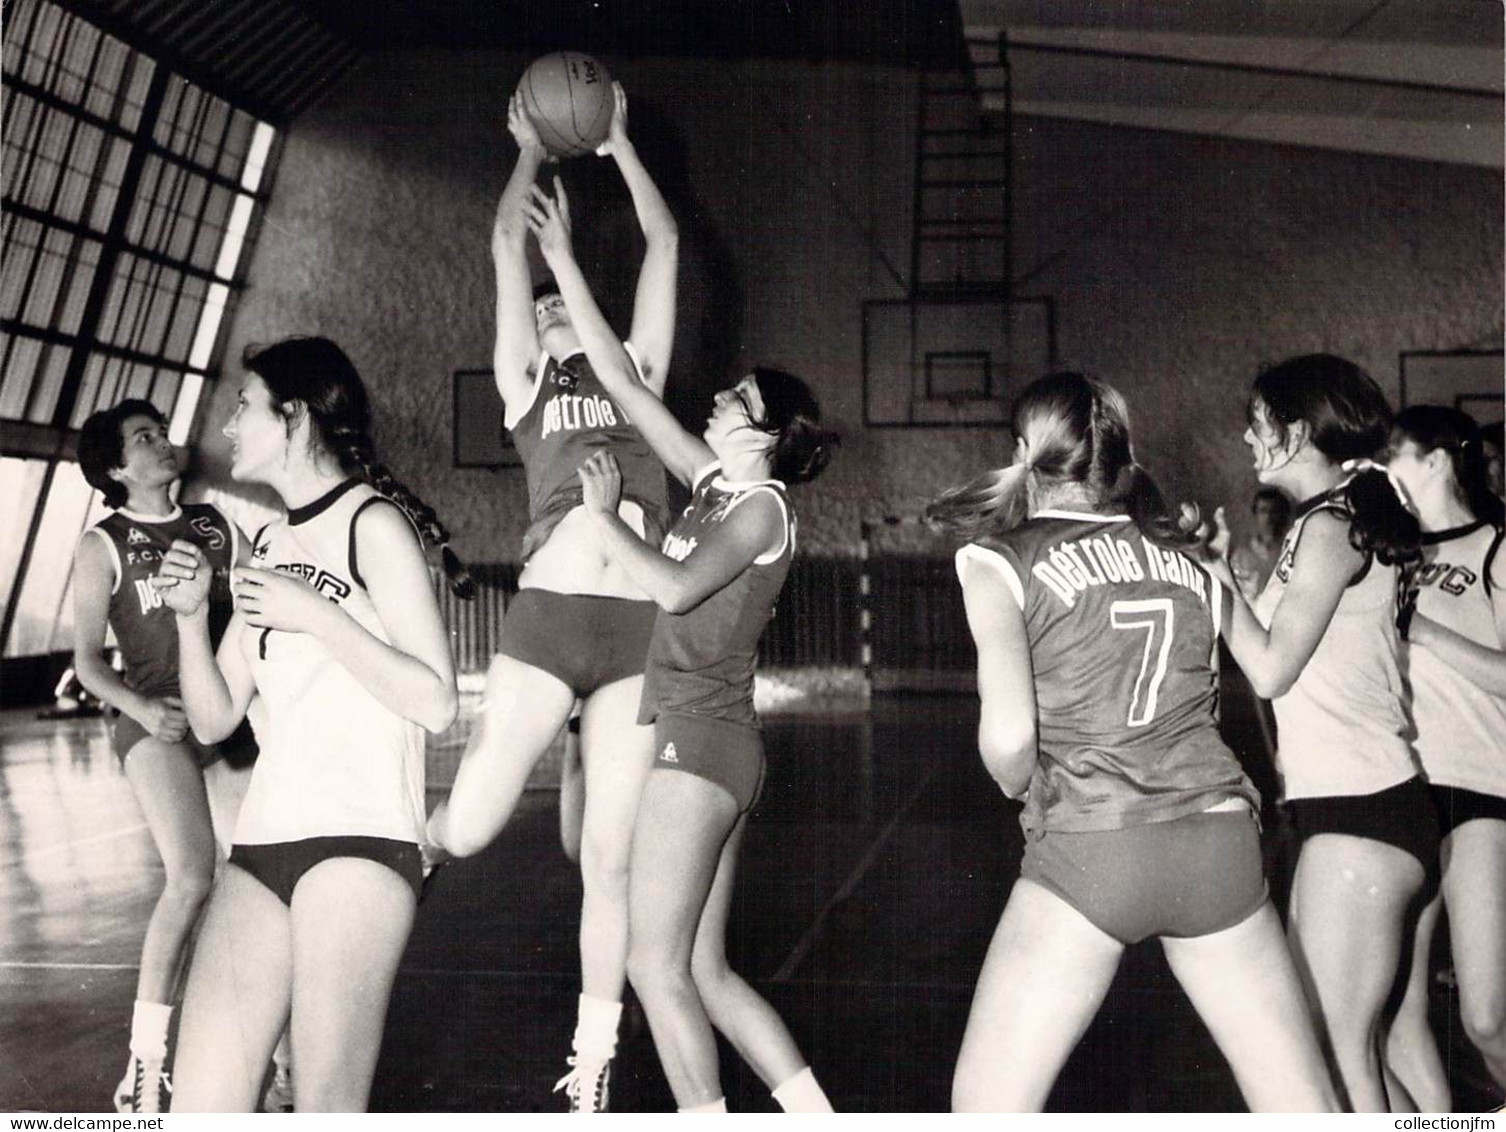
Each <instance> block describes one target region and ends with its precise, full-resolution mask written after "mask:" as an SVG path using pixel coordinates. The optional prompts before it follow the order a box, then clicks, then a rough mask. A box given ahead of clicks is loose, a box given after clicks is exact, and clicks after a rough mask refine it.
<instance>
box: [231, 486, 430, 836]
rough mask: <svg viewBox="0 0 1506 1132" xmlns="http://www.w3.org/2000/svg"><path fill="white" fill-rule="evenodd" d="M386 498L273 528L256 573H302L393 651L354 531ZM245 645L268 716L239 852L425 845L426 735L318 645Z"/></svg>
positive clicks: (322, 505)
mask: <svg viewBox="0 0 1506 1132" xmlns="http://www.w3.org/2000/svg"><path fill="white" fill-rule="evenodd" d="M380 498H381V496H380V495H379V494H378V493H377V492H376V491H375V490H374V489H373V488H372V487H370V486H369V485H367V484H364V483H358V482H356V481H354V480H350V481H347V482H346V484H342V485H341V486H340V487H338V488H335V489H334V490H333V491H331V492H330V493H328V494H327V495H325V496H323V497H322V498H320V499H318V500H316V501H315V502H313V503H311V504H309V505H308V506H307V507H302V508H295V509H294V510H293V511H292V512H291V513H290V514H289V515H288V516H287V517H286V518H283V519H279V520H277V521H276V522H275V523H272V524H271V525H270V526H268V527H267V528H266V529H265V530H263V531H262V532H261V534H259V535H258V536H257V538H256V540H255V545H254V546H253V549H252V553H251V564H252V565H253V566H256V567H259V568H261V569H273V570H283V571H286V572H288V573H292V574H297V575H299V576H300V577H302V578H304V579H305V580H306V581H308V582H309V584H311V585H312V586H314V587H315V588H316V589H318V590H319V591H320V592H321V593H322V594H324V596H325V597H327V598H329V599H330V600H332V601H335V602H338V603H339V605H340V608H342V609H343V610H344V611H345V612H346V613H348V614H349V615H350V616H351V617H352V618H353V619H354V620H355V621H356V622H357V623H359V624H360V625H361V626H362V627H364V628H365V629H366V630H367V631H368V632H370V633H371V634H372V635H373V636H375V637H377V638H379V639H380V640H382V641H384V642H385V641H386V640H387V634H386V632H385V630H384V629H383V628H382V622H381V620H380V618H378V616H377V612H376V607H375V606H373V605H372V603H371V598H370V596H369V595H368V594H367V592H366V587H365V585H364V584H363V583H362V581H361V578H360V574H359V570H358V569H357V567H358V566H359V563H358V562H356V561H355V540H354V536H353V530H352V525H353V523H354V521H355V517H356V514H357V513H358V512H359V511H360V510H361V508H362V507H363V506H364V505H366V504H369V503H371V502H373V501H374V500H377V499H380ZM241 648H242V650H243V651H244V653H245V656H246V659H247V661H248V662H249V664H250V666H251V673H252V676H253V677H254V679H255V681H256V690H257V692H258V693H260V695H261V698H262V700H263V702H264V704H265V708H266V711H265V719H264V720H263V722H262V726H261V727H260V728H258V730H257V742H258V745H259V746H260V747H261V754H260V755H259V756H258V757H257V760H256V766H255V769H254V770H253V771H252V774H251V784H250V786H249V788H248V789H247V791H246V800H245V802H244V803H243V804H242V806H241V812H240V819H239V821H238V823H237V825H236V830H235V841H236V843H237V844H242V845H265V844H268V843H273V842H280V841H299V840H302V839H304V838H309V837H334V836H364V837H387V838H392V839H394V840H397V841H409V842H415V843H416V842H418V841H420V840H421V838H422V832H423V827H424V737H423V729H422V728H420V727H419V726H418V724H416V723H413V722H410V721H409V720H406V719H404V718H402V717H401V716H399V715H397V714H395V713H394V712H392V711H391V710H390V709H388V708H387V707H385V706H383V705H382V704H381V703H379V702H378V701H377V700H376V698H375V697H373V696H372V695H371V693H370V692H368V691H367V690H366V689H365V688H364V687H362V686H361V684H360V683H359V682H358V681H357V680H356V678H355V677H354V676H352V675H351V674H350V671H349V669H347V668H346V667H345V665H344V664H342V663H341V662H340V658H339V657H338V656H336V655H335V654H334V653H332V652H330V651H329V649H328V648H327V647H326V646H325V645H324V644H323V643H322V642H320V641H318V640H317V639H315V638H314V637H311V636H309V635H307V634H305V633H284V632H279V631H275V630H263V629H255V628H252V627H251V626H249V625H243V632H242V635H241Z"/></svg>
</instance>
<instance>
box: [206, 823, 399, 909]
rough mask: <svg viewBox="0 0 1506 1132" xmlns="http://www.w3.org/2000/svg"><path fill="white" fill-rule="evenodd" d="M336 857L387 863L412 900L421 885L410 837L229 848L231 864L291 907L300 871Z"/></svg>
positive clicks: (327, 839)
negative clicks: (237, 866)
mask: <svg viewBox="0 0 1506 1132" xmlns="http://www.w3.org/2000/svg"><path fill="white" fill-rule="evenodd" d="M336 857H358V858H360V859H362V860H365V861H375V862H376V863H377V864H379V865H386V866H387V867H388V868H389V869H391V870H392V871H393V872H395V873H396V874H397V875H398V876H400V877H402V878H403V880H404V881H406V882H407V884H408V887H409V888H411V889H412V890H413V898H414V899H415V900H417V899H418V895H419V892H420V891H421V890H422V889H423V883H424V869H423V862H422V860H421V859H420V858H419V854H418V846H417V845H414V844H413V843H412V842H410V841H394V840H392V839H391V838H389V837H309V838H305V839H304V840H302V841H278V842H273V843H271V844H267V845H236V846H233V847H232V848H231V850H230V863H231V864H232V865H239V866H240V867H241V868H242V869H244V870H245V871H246V872H248V873H250V874H251V875H252V876H253V877H255V878H256V879H257V880H259V881H261V883H262V884H264V885H266V887H267V888H269V889H271V890H272V892H273V893H275V894H276V896H277V899H279V900H281V901H282V902H283V903H284V904H287V905H288V906H290V907H291V906H292V903H293V890H294V889H295V888H297V887H298V882H299V881H300V880H302V879H303V874H304V873H306V872H308V871H309V870H310V869H312V868H313V867H314V866H315V865H318V864H321V863H322V862H324V861H329V860H333V859H334V858H336Z"/></svg>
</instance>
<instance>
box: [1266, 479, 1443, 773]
mask: <svg viewBox="0 0 1506 1132" xmlns="http://www.w3.org/2000/svg"><path fill="white" fill-rule="evenodd" d="M1299 511H1300V514H1299V516H1298V518H1297V520H1296V521H1295V522H1294V523H1293V524H1292V528H1291V530H1289V531H1287V533H1286V539H1285V541H1284V542H1283V543H1282V544H1281V556H1280V558H1279V559H1278V560H1277V562H1276V569H1275V570H1273V571H1272V572H1271V577H1270V580H1269V581H1268V582H1266V586H1265V589H1264V590H1262V591H1261V593H1260V597H1259V598H1258V599H1257V600H1256V602H1255V610H1254V612H1255V616H1256V617H1257V618H1259V619H1260V622H1261V624H1262V625H1265V626H1266V627H1267V628H1269V627H1270V624H1271V619H1272V618H1273V617H1274V616H1275V613H1276V608H1277V606H1279V605H1280V604H1281V599H1282V597H1283V595H1284V594H1285V593H1286V587H1287V584H1288V583H1289V582H1290V581H1291V577H1292V566H1293V563H1294V562H1295V561H1296V557H1297V553H1298V549H1299V544H1300V543H1301V540H1302V531H1303V528H1304V527H1306V526H1307V521H1308V520H1309V519H1310V518H1312V516H1314V515H1316V514H1317V513H1318V512H1320V511H1330V512H1333V513H1335V514H1337V515H1338V517H1339V518H1340V519H1342V520H1344V521H1345V522H1348V520H1349V515H1348V512H1347V511H1345V510H1344V508H1343V507H1342V506H1341V505H1340V504H1339V503H1337V502H1335V501H1333V500H1332V499H1331V498H1327V497H1320V498H1319V500H1317V501H1316V502H1315V503H1314V504H1313V505H1311V506H1309V507H1307V508H1306V509H1305V510H1302V509H1299ZM1396 580H1397V569H1396V567H1394V566H1383V565H1381V563H1380V562H1378V561H1376V560H1375V559H1374V558H1371V559H1370V560H1369V561H1368V562H1367V563H1366V565H1365V567H1364V569H1363V570H1362V571H1361V574H1360V576H1359V577H1358V578H1357V579H1355V580H1352V581H1351V582H1350V583H1349V585H1348V586H1347V588H1346V589H1345V590H1344V593H1343V596H1341V597H1340V598H1339V605H1338V608H1337V609H1335V610H1334V614H1333V619H1332V620H1331V621H1330V622H1329V623H1328V628H1327V629H1325V630H1324V632H1323V636H1322V638H1321V639H1320V640H1319V641H1318V647H1317V648H1316V649H1315V650H1314V651H1313V655H1312V657H1311V658H1309V660H1308V662H1307V664H1306V665H1305V666H1304V667H1303V669H1302V672H1301V674H1300V675H1299V676H1298V677H1297V680H1296V683H1294V684H1293V685H1292V686H1291V688H1290V689H1289V690H1288V691H1287V692H1286V694H1285V695H1282V696H1277V697H1276V698H1275V699H1274V700H1272V701H1271V706H1272V708H1274V709H1275V712H1276V765H1277V768H1278V769H1279V770H1280V772H1281V777H1282V785H1283V794H1284V796H1285V797H1287V798H1324V797H1332V796H1335V795H1358V794H1375V793H1378V792H1379V791H1381V790H1386V789H1389V788H1390V787H1392V786H1396V785H1398V784H1400V783H1402V782H1405V781H1406V780H1407V779H1409V778H1413V777H1415V776H1416V775H1417V773H1418V767H1417V764H1416V761H1415V759H1414V756H1413V754H1412V749H1411V747H1410V745H1409V744H1408V743H1407V738H1406V736H1407V733H1408V731H1409V730H1410V723H1409V721H1408V719H1407V715H1406V709H1405V705H1404V703H1403V695H1404V690H1403V686H1402V679H1401V668H1400V664H1399V662H1398V659H1397V639H1396Z"/></svg>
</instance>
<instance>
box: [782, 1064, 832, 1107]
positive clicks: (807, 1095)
mask: <svg viewBox="0 0 1506 1132" xmlns="http://www.w3.org/2000/svg"><path fill="white" fill-rule="evenodd" d="M774 1099H775V1100H776V1101H778V1102H779V1107H780V1108H782V1109H784V1111H785V1112H831V1111H832V1107H831V1101H829V1100H827V1099H826V1093H825V1092H824V1091H823V1090H822V1088H821V1086H820V1085H819V1084H817V1082H816V1075H815V1074H814V1073H812V1072H811V1067H810V1066H809V1065H807V1066H806V1067H805V1068H804V1069H802V1070H801V1071H800V1072H799V1073H796V1074H795V1075H794V1076H793V1077H791V1078H790V1079H789V1080H788V1081H786V1082H785V1083H784V1084H782V1085H780V1086H779V1087H778V1088H777V1089H775V1090H774Z"/></svg>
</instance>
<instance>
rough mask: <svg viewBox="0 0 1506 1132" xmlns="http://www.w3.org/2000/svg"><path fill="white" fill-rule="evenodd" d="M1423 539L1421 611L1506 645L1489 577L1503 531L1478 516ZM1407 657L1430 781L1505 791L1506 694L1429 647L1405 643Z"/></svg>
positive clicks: (1480, 640) (1483, 640) (1417, 581)
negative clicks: (1490, 688)
mask: <svg viewBox="0 0 1506 1132" xmlns="http://www.w3.org/2000/svg"><path fill="white" fill-rule="evenodd" d="M1423 544H1424V545H1423V551H1424V554H1425V557H1424V559H1423V564H1422V565H1421V566H1420V567H1418V569H1417V571H1416V574H1415V575H1414V577H1413V580H1412V584H1413V586H1415V587H1416V589H1417V612H1418V613H1420V614H1423V615H1425V616H1427V617H1430V618H1432V619H1433V620H1434V621H1436V622H1438V624H1440V625H1442V626H1443V627H1444V628H1446V629H1452V630H1453V631H1454V632H1456V633H1458V634H1459V635H1460V636H1462V637H1467V638H1468V639H1469V640H1471V641H1474V642H1475V643H1476V644H1478V645H1484V646H1485V647H1486V648H1489V649H1502V648H1506V641H1502V640H1501V639H1500V638H1499V637H1498V636H1497V635H1496V623H1495V612H1494V610H1493V609H1492V607H1491V586H1490V583H1489V580H1488V574H1489V571H1490V569H1491V565H1492V562H1491V559H1492V557H1493V555H1495V554H1498V553H1502V551H1501V549H1500V544H1501V532H1500V531H1499V530H1497V529H1496V528H1495V527H1492V526H1491V525H1490V524H1488V523H1484V522H1478V523H1473V524H1471V525H1470V526H1466V527H1455V528H1454V529H1452V530H1447V531H1438V532H1436V533H1434V534H1429V535H1424V536H1423ZM1503 597H1506V595H1497V600H1502V598H1503ZM1402 659H1403V662H1404V664H1405V670H1404V671H1405V675H1406V677H1407V681H1408V684H1409V685H1410V687H1411V692H1412V720H1413V722H1414V723H1415V724H1416V727H1417V738H1416V740H1415V743H1416V747H1417V755H1418V757H1419V758H1420V759H1421V760H1422V770H1423V773H1424V774H1426V775H1427V778H1428V781H1429V782H1434V783H1437V784H1438V785H1440V786H1455V787H1460V788H1462V789H1465V790H1474V791H1477V792H1479V793H1481V794H1494V795H1495V796H1496V797H1498V798H1506V697H1502V696H1496V695H1492V694H1491V693H1489V692H1486V691H1484V690H1483V689H1481V688H1479V687H1477V686H1475V685H1474V684H1472V683H1470V682H1469V681H1468V680H1466V679H1465V678H1464V677H1462V676H1460V675H1459V674H1458V673H1457V672H1455V671H1454V670H1453V668H1452V667H1451V666H1450V665H1449V663H1448V662H1447V661H1446V660H1443V659H1441V658H1440V657H1439V656H1438V654H1437V653H1435V652H1433V651H1432V650H1430V649H1426V648H1420V647H1411V646H1403V649H1402Z"/></svg>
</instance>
